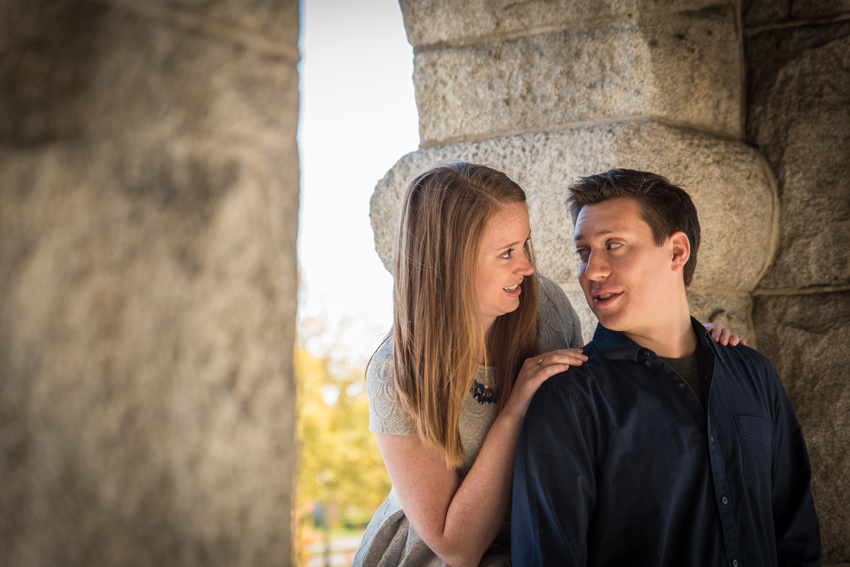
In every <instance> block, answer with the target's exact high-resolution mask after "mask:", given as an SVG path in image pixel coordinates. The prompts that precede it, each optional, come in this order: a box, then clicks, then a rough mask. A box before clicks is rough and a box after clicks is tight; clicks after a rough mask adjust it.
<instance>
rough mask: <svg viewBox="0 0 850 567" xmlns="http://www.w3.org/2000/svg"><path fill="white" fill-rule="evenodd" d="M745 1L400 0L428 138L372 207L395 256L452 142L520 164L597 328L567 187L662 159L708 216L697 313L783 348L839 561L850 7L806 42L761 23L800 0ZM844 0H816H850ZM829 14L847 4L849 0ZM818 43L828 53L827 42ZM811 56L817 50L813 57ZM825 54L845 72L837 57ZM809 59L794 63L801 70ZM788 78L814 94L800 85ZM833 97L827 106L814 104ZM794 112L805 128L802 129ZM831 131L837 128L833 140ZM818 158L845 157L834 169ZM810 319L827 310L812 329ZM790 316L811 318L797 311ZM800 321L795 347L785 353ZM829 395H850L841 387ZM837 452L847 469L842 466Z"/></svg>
mask: <svg viewBox="0 0 850 567" xmlns="http://www.w3.org/2000/svg"><path fill="white" fill-rule="evenodd" d="M744 4H745V6H744V7H743V8H742V7H741V4H740V2H737V1H733V0H716V1H711V0H709V1H705V0H700V1H696V0H685V1H684V2H676V3H671V2H668V1H663V0H629V1H627V2H608V1H604V0H599V1H592V2H571V1H567V0H554V1H552V2H546V3H542V2H510V3H508V2H503V1H501V0H460V1H458V0H401V6H402V10H403V12H404V20H405V27H406V30H407V36H408V39H409V41H410V43H411V44H412V45H413V47H414V52H415V69H414V82H415V85H416V97H417V104H418V108H419V117H420V136H421V140H422V143H421V148H420V150H418V151H416V152H413V153H411V154H408V155H406V156H404V157H402V158H401V159H400V160H399V161H398V163H397V164H396V165H395V166H394V167H393V168H392V169H391V170H390V171H389V172H388V173H387V175H386V176H385V177H384V179H382V180H381V181H380V182H379V183H378V186H377V188H376V190H375V193H374V195H373V197H372V224H373V227H374V230H375V241H376V247H377V250H378V253H379V254H380V255H381V258H382V259H383V261H384V264H385V265H386V266H387V267H389V266H390V258H391V257H392V246H393V235H394V232H395V227H396V223H397V219H398V209H399V206H400V202H401V195H402V193H403V191H404V189H405V187H406V185H407V183H408V182H409V181H410V179H412V177H413V176H415V175H416V174H417V173H418V172H420V171H421V170H423V169H425V168H426V167H428V166H429V165H431V164H433V163H435V162H440V161H447V160H455V159H461V160H467V161H472V162H477V163H486V164H488V165H492V166H494V167H496V168H499V169H502V170H504V171H506V172H507V173H508V174H509V175H511V177H512V178H513V179H515V180H516V181H517V182H519V184H520V185H521V186H523V187H524V188H525V189H526V192H527V193H528V197H529V211H530V215H531V224H532V233H533V240H534V246H535V251H536V253H537V258H538V267H539V270H540V272H541V273H543V274H546V275H548V276H550V277H552V278H554V279H555V280H556V281H557V282H559V284H560V285H561V286H562V287H563V289H564V290H565V291H566V292H567V295H568V296H569V298H570V300H571V301H572V303H573V305H574V306H575V307H576V310H577V311H578V312H579V314H580V315H581V317H582V322H583V332H584V337H585V340H589V339H590V337H591V335H592V332H593V329H594V328H595V325H596V321H595V320H594V318H593V316H592V314H591V312H590V310H589V308H588V307H587V305H586V302H585V300H584V297H583V295H582V293H581V291H580V287H579V285H578V283H577V279H576V273H577V260H576V256H575V252H574V248H573V244H572V233H573V226H572V223H571V221H570V219H569V217H568V214H567V211H566V208H565V206H564V201H565V199H566V187H567V186H568V185H569V184H570V183H572V182H573V181H575V180H576V179H578V177H580V176H583V175H588V174H593V173H598V172H601V171H605V170H607V169H610V168H614V167H628V168H634V169H645V170H650V171H654V172H657V173H661V174H663V175H665V176H667V177H668V178H669V179H670V180H671V181H673V182H674V183H677V184H680V185H682V186H683V187H684V188H685V189H686V190H687V191H688V192H689V193H690V194H691V195H692V197H693V199H694V202H695V204H696V206H697V209H698V211H699V214H700V221H701V225H702V231H703V233H702V236H703V240H702V242H703V243H702V246H701V249H700V252H699V263H698V266H697V270H696V274H695V278H694V283H693V285H692V287H691V288H690V290H689V299H690V305H691V311H692V313H693V314H694V315H695V316H696V317H697V318H699V319H701V320H702V321H706V322H708V321H712V322H716V323H719V324H721V325H724V326H726V327H729V328H731V329H732V330H733V331H734V332H736V333H738V334H739V335H741V336H744V337H746V338H747V339H748V343H750V344H751V345H753V346H756V347H758V348H763V349H764V352H765V353H766V354H767V355H768V356H770V357H771V358H772V359H773V360H774V362H775V363H776V365H777V368H778V370H779V372H780V373H781V374H782V375H783V377H784V379H785V383H786V385H787V386H788V389H789V393H790V394H791V397H792V402H793V403H794V404H795V407H797V409H798V411H800V412H801V417H802V419H801V420H802V422H803V427H804V431H805V433H806V435H807V437H808V438H809V440H810V444H812V446H813V447H814V449H815V450H814V451H813V465H814V467H815V471H816V475H818V476H817V478H816V479H815V482H814V487H815V496H816V499H817V505H818V509H819V510H820V511H821V517H822V520H821V524H822V530H823V533H824V545H825V550H828V555H827V558H828V560H829V561H831V562H838V561H843V560H848V559H850V547H848V546H850V542H849V541H848V538H847V537H846V534H847V533H848V528H847V525H848V524H847V520H846V518H847V512H846V510H847V509H850V496H848V489H847V488H846V486H845V485H846V482H844V480H841V479H842V478H846V476H847V475H846V471H847V470H848V464H850V463H848V461H847V459H848V457H846V456H845V453H847V451H840V453H841V454H840V455H839V454H838V453H839V451H838V450H837V446H838V445H839V444H841V443H842V442H843V444H844V446H846V445H847V441H846V439H847V433H846V432H845V431H846V427H845V431H841V432H838V431H836V428H838V427H839V426H840V424H844V425H845V426H846V421H847V417H846V416H847V415H848V412H847V409H846V408H847V397H848V395H850V386H848V384H847V381H846V371H844V370H841V368H842V367H843V368H846V367H847V366H848V362H850V361H848V360H847V356H848V355H847V354H846V353H847V352H850V349H848V347H847V345H848V342H847V340H848V339H847V338H846V337H847V336H848V334H847V332H846V331H850V328H848V320H850V312H848V309H847V299H846V297H845V296H846V295H847V293H846V291H847V287H846V286H847V283H848V281H847V278H848V262H847V261H846V260H847V258H845V257H846V256H847V254H848V252H846V250H845V251H842V250H843V248H840V249H837V250H836V251H835V254H831V248H829V247H827V248H825V249H824V250H822V251H820V250H818V248H817V247H818V246H819V245H820V244H821V243H823V244H827V243H829V244H835V245H836V247H837V243H838V241H839V240H840V241H842V242H844V241H847V240H848V238H847V236H848V234H847V222H848V220H847V219H848V214H847V212H846V210H845V209H846V208H847V195H848V191H847V187H848V186H847V181H846V178H847V175H843V176H842V175H841V173H844V172H845V171H846V169H847V165H846V164H847V163H848V161H847V159H846V158H847V153H846V151H847V147H848V143H847V132H848V131H850V130H848V128H847V126H846V125H845V122H846V120H845V119H846V117H847V108H848V107H850V105H848V104H847V94H846V93H847V92H848V90H847V89H846V88H843V87H844V83H841V82H839V83H838V85H837V86H836V85H833V84H832V83H831V82H830V81H833V80H835V77H836V76H837V77H844V78H846V77H845V75H846V73H845V72H844V71H843V70H842V69H846V68H848V66H847V64H846V58H847V52H848V50H847V47H846V45H845V44H844V43H841V42H843V41H845V40H846V37H847V34H846V33H845V32H844V31H843V30H844V29H845V28H846V26H847V25H848V24H847V23H846V22H844V23H838V22H837V21H836V22H835V23H833V24H832V27H831V31H828V32H827V31H824V32H823V33H820V32H817V31H814V32H812V31H810V32H805V33H809V35H807V36H805V37H806V38H807V39H800V37H801V36H799V35H795V34H796V33H797V32H793V31H788V30H786V29H785V28H783V27H782V25H784V24H782V25H778V27H779V28H782V29H781V30H779V31H777V30H774V31H768V30H763V31H762V30H761V28H758V26H760V25H763V24H759V23H756V22H761V21H762V20H760V19H759V18H764V19H765V21H771V22H773V21H781V22H785V21H786V20H787V19H788V18H787V17H786V16H787V14H785V12H783V13H782V14H779V15H777V14H774V13H773V12H772V11H771V10H773V8H772V7H771V6H773V5H774V4H777V3H775V2H772V1H770V0H763V1H761V0H750V1H749V2H747V1H745V2H744ZM832 4H833V3H829V2H826V1H825V0H824V1H823V2H812V3H807V4H806V5H807V6H810V5H818V6H819V8H818V9H820V10H821V11H824V10H825V11H829V10H833V12H834V11H836V10H837V11H839V12H840V11H841V9H840V8H839V9H834V8H831V6H832ZM844 4H846V3H844ZM784 5H788V6H793V5H795V3H794V2H786V3H784ZM807 9H809V8H807ZM742 10H743V12H742ZM788 10H792V8H788ZM788 10H786V11H788ZM811 10H812V11H815V9H814V8H812V9H811ZM774 11H775V10H774ZM844 12H846V7H845V9H844ZM844 12H842V14H843V13H844ZM742 14H743V15H742ZM765 14H767V15H765ZM828 16H829V17H836V18H837V19H840V18H841V17H843V18H844V19H846V14H845V15H844V16H840V15H839V16H836V15H835V14H834V13H830V14H829V15H828ZM795 17H796V16H795ZM812 17H814V16H812ZM817 17H827V16H824V15H822V14H820V13H818V16H817ZM771 18H774V19H771ZM744 21H746V26H747V27H746V28H745V27H744V23H743V22H744ZM842 26H844V27H842ZM804 27H805V26H804ZM807 29H808V28H807ZM799 33H803V35H805V33H804V32H799ZM830 33H831V34H832V35H829V34H830ZM771 34H772V35H771ZM842 34H843V35H842ZM765 38H767V39H765ZM827 38H829V39H828V40H827ZM839 38H844V39H839ZM833 40H835V41H833ZM830 41H832V42H833V43H828V42H830ZM806 42H808V43H806ZM827 45H828V46H829V47H827ZM812 49H815V50H817V53H818V54H820V55H811V50H812ZM801 53H805V54H806V57H805V58H804V61H799V60H798V58H799V54H801ZM828 57H832V59H829V61H831V62H832V64H833V68H834V69H836V70H833V71H828V70H827V64H826V62H827V58H828ZM819 58H820V59H819ZM815 60H816V61H818V63H815V62H814V61H815ZM792 64H793V65H796V67H795V69H799V71H794V73H797V75H793V74H792V75H788V74H787V72H788V66H789V65H792ZM818 64H819V65H821V66H820V67H816V65H818ZM842 65H843V67H842ZM812 76H816V77H817V78H818V81H819V82H817V83H816V84H818V85H820V86H819V88H820V91H819V92H818V93H817V94H815V93H808V94H806V93H804V92H803V90H804V85H805V84H806V83H805V81H807V80H809V79H811V78H812ZM838 80H839V81H841V80H844V79H841V78H839V79H838ZM754 81H755V82H754ZM771 81H773V83H771ZM845 82H846V81H845ZM755 83H758V85H759V86H755ZM789 85H793V88H796V89H798V90H800V93H799V94H796V95H787V94H786V90H784V89H786V87H788V86H789ZM759 89H763V92H762V91H760V90H759ZM807 97H808V98H807ZM817 109H822V110H823V111H824V114H822V115H818V121H815V122H811V121H808V120H807V117H808V116H809V113H816V112H817ZM795 111H796V112H797V114H794V112H795ZM794 128H799V129H800V130H801V132H805V133H806V134H805V136H806V137H805V138H804V139H805V141H803V140H801V138H800V137H799V136H800V135H801V134H797V133H796V132H795V131H794ZM763 129H764V130H763ZM821 130H823V131H824V132H830V134H829V135H828V136H827V138H826V139H823V138H821V137H820V132H821ZM761 138H763V139H764V140H765V141H764V142H761V141H760V139H761ZM812 143H814V144H815V146H814V147H812V146H811V145H807V144H812ZM771 144H773V146H771ZM842 144H843V145H842ZM753 145H756V146H757V148H762V149H763V150H764V153H762V151H759V149H757V148H754V147H752V146H753ZM789 146H792V153H793V152H796V153H794V155H795V156H796V157H794V158H793V159H794V160H795V163H799V164H800V165H803V164H805V166H806V167H807V168H809V169H810V171H811V175H812V179H811V180H803V181H804V183H802V184H801V183H798V181H800V176H799V174H798V171H791V172H790V175H793V176H794V178H793V181H792V182H791V184H789V183H788V182H786V181H785V179H786V174H785V173H784V172H783V169H782V167H780V162H783V160H787V159H788V158H787V157H784V154H783V153H782V152H784V151H785V150H786V148H788V147H789ZM835 146H841V149H836V147H835ZM772 147H775V150H774V149H771V148H772ZM804 148H805V149H804ZM818 148H824V149H825V148H831V149H830V150H828V151H826V155H827V156H829V157H825V158H823V160H825V161H823V160H822V161H820V162H818V161H816V160H812V159H810V158H811V157H813V156H814V155H815V153H816V151H817V149H818ZM771 152H774V153H771ZM842 152H843V153H842ZM774 154H775V156H776V157H775V158H774V157H773V156H774ZM765 156H767V158H766V157H765ZM783 163H784V162H783ZM819 163H824V164H828V165H830V166H831V167H832V168H833V169H832V170H830V171H828V172H826V173H824V172H823V171H821V170H820V169H818V168H819V165H818V164H819ZM777 172H778V174H779V176H780V177H779V182H778V181H777ZM816 172H817V173H816ZM830 175H832V177H828V176H830ZM818 176H821V177H818ZM815 179H818V181H815ZM827 180H832V184H831V185H830V186H829V187H828V188H823V187H820V186H819V184H820V183H822V182H824V181H827ZM816 187H817V189H816ZM841 199H843V201H842V202H841V204H837V203H835V201H836V200H841ZM809 202H811V204H813V205H817V206H816V207H815V208H814V209H812V211H811V214H807V215H806V216H803V217H795V215H797V214H799V212H800V211H799V209H800V208H803V207H805V206H807V204H808V203H809ZM830 203H832V205H831V206H830ZM789 206H790V207H792V210H789V209H788V207H789ZM817 207H820V208H817ZM795 218H796V220H795ZM824 222H827V223H828V226H829V227H831V230H832V231H835V232H836V234H832V235H830V236H825V237H821V236H815V235H816V234H818V230H817V228H814V227H818V226H821V225H822V223H824ZM804 226H807V227H809V228H810V230H809V231H808V232H806V231H804V230H802V227H804ZM794 227H801V229H796V228H794ZM842 231H843V232H842ZM795 246H796V248H794V247H795ZM807 249H811V250H812V251H813V252H816V254H815V255H816V257H817V259H813V260H811V261H809V260H806V263H804V264H802V265H797V264H795V259H796V258H795V256H796V254H795V252H797V254H799V253H800V252H802V251H803V250H807ZM786 250H787V251H786ZM842 254H843V256H842ZM810 266H811V267H810ZM815 275H817V277H820V278H823V279H822V280H821V279H817V277H814V276H815ZM821 281H823V284H819V285H829V286H833V287H829V288H828V290H826V291H829V292H830V294H829V295H828V296H824V297H828V298H829V300H830V301H829V302H824V303H822V304H819V305H818V306H817V309H814V308H812V309H808V308H806V307H805V305H806V302H807V301H808V302H811V303H813V304H816V303H818V298H819V297H821V296H813V295H806V296H803V295H802V293H807V292H808V289H809V288H808V287H806V286H811V285H818V284H815V282H821ZM789 282H790V283H789ZM826 282H829V283H828V284H827V283H826ZM836 286H837V287H836ZM841 286H844V287H841ZM804 287H805V288H806V291H800V289H802V288H804ZM818 289H819V290H820V289H821V288H818ZM842 294H843V295H842ZM806 317H808V319H806ZM804 319H805V320H811V321H813V322H814V321H817V322H818V324H812V325H809V326H807V325H808V324H807V323H804V322H802V321H803V320H804ZM796 321H800V322H799V323H796ZM789 322H791V323H790V324H791V325H797V327H795V328H799V327H803V328H804V329H805V331H804V332H801V333H797V332H796V331H791V329H787V328H785V326H786V325H787V324H789ZM821 324H822V325H823V326H820V325H821ZM842 330H843V331H845V332H843V333H842V332H841V331H842ZM818 332H820V333H825V335H826V338H825V339H824V340H823V341H821V342H819V343H818V346H817V350H813V351H812V354H813V355H814V357H813V358H812V359H810V360H807V361H806V362H801V359H802V358H804V357H806V354H805V351H804V350H803V348H802V346H803V345H804V344H805V346H806V351H808V350H809V349H812V348H813V345H811V344H807V343H806V339H807V338H809V339H810V338H811V336H812V333H818ZM789 333H791V334H794V339H793V345H794V349H793V350H783V349H782V347H781V346H780V345H782V344H783V341H786V340H788V338H787V337H786V335H789ZM809 343H811V340H810V341H809ZM762 345H763V346H762ZM842 349H843V350H842ZM839 351H840V354H839ZM786 359H787V362H786ZM842 363H843V366H842ZM833 365H834V366H833ZM821 369H823V370H824V371H826V375H827V376H829V377H828V378H821V379H820V380H821V383H822V384H823V385H824V387H825V388H829V389H828V390H827V389H824V391H823V393H822V394H820V395H821V396H822V397H818V395H811V396H809V398H808V399H807V398H806V395H805V394H804V393H803V392H802V390H804V389H805V388H810V387H811V386H812V385H814V384H815V383H816V380H815V379H814V377H815V376H816V373H817V372H818V371H819V370H821ZM828 395H833V396H835V397H834V398H833V399H832V401H831V402H829V403H827V401H826V399H827V398H826V396H828ZM809 400H811V401H809ZM842 407H843V408H844V410H842V409H841V408H842ZM810 413H811V415H812V417H811V418H809V417H808V415H809V414H810ZM815 414H819V415H818V417H817V418H815V417H814V415H815ZM818 420H820V421H818ZM821 446H822V447H823V454H824V456H823V457H821V456H820V454H821V453H819V452H818V451H820V447H821ZM826 453H829V455H827V454H826ZM819 459H824V460H819ZM828 463H831V464H835V465H837V467H836V468H835V469H834V470H827V469H829V464H828ZM842 475H843V476H842ZM839 507H840V508H841V511H840V512H839V511H838V508H839ZM842 530H843V531H842ZM839 533H841V534H844V535H843V536H839Z"/></svg>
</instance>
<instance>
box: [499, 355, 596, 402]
mask: <svg viewBox="0 0 850 567" xmlns="http://www.w3.org/2000/svg"><path fill="white" fill-rule="evenodd" d="M586 360H587V356H585V355H584V354H583V353H582V351H581V349H580V348H565V349H561V350H553V351H552V352H547V353H544V354H541V355H539V356H535V357H533V358H528V359H526V360H525V362H524V363H523V364H522V368H521V369H520V371H519V374H518V375H517V379H516V381H515V382H514V386H513V389H512V390H511V395H510V397H509V398H508V403H507V404H505V407H504V409H503V410H502V412H503V413H504V412H510V413H512V414H515V415H516V416H517V417H519V418H520V419H524V418H525V412H526V410H527V409H528V404H530V403H531V398H532V397H533V396H534V393H535V392H537V389H538V388H539V387H540V385H541V384H542V383H543V382H545V381H546V380H548V379H549V378H551V377H552V376H554V375H555V374H560V373H561V372H564V371H565V370H567V369H568V368H569V367H570V366H581V365H582V364H584V362H585V361H586Z"/></svg>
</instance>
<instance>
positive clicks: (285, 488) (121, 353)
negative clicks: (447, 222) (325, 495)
mask: <svg viewBox="0 0 850 567" xmlns="http://www.w3.org/2000/svg"><path fill="white" fill-rule="evenodd" d="M298 18H299V14H298V2H297V1H296V0H285V1H272V0H258V1H253V2H248V3H243V2H239V1H236V0H203V1H197V0H192V1H189V0H101V1H90V0H0V479H2V482H0V564H2V565H9V566H50V565H80V566H83V565H85V566H88V565H104V566H109V565H129V566H132V565H139V566H141V565H175V566H190V565H191V566H195V565H197V566H210V565H228V566H230V565H252V566H255V565H256V566H259V565H287V564H289V563H290V560H291V557H290V547H291V546H290V535H289V534H290V493H291V478H292V473H293V469H294V461H295V443H294V430H295V401H294V390H295V388H294V382H293V371H292V354H293V345H294V322H295V321H294V318H295V305H296V293H297V282H296V262H295V237H296V223H297V208H298V190H299V187H298V184H299V170H298V152H297V147H296V138H295V133H296V126H297V120H298V75H297V71H296V67H295V65H296V63H297V62H298V59H299V55H298V49H297V40H298V33H299V28H298V25H299V24H298Z"/></svg>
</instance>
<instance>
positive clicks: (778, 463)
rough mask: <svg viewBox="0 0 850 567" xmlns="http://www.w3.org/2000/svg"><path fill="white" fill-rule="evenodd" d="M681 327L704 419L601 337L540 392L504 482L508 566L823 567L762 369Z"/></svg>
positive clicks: (691, 403)
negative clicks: (510, 478) (693, 347)
mask: <svg viewBox="0 0 850 567" xmlns="http://www.w3.org/2000/svg"><path fill="white" fill-rule="evenodd" d="M692 322H693V327H694V332H696V333H697V338H698V346H697V358H698V360H699V371H700V379H701V383H702V384H701V385H702V388H703V398H704V400H706V407H705V408H703V406H702V405H701V404H700V402H699V400H698V399H697V396H696V394H695V393H694V391H693V390H692V389H691V387H690V386H689V385H688V384H687V383H686V382H685V381H684V380H682V378H681V377H680V376H679V375H678V374H677V373H676V372H675V371H674V370H673V369H672V368H670V367H669V366H668V365H667V364H665V363H664V362H663V361H662V360H661V359H660V358H659V357H658V356H657V355H656V354H655V353H654V352H652V351H650V350H648V349H646V348H643V347H641V346H640V345H638V344H637V343H635V342H634V341H632V340H631V339H629V338H628V337H626V336H625V335H624V334H623V333H619V332H615V331H610V330H608V329H605V328H604V327H602V326H601V325H600V326H599V327H597V329H596V334H595V335H594V337H593V341H592V342H591V343H590V344H589V345H587V347H585V354H587V355H588V357H589V359H590V360H588V362H585V363H584V365H582V366H580V367H575V368H570V369H569V370H568V371H567V372H565V373H563V374H559V375H557V376H554V377H552V378H550V379H549V380H548V381H547V382H545V383H544V384H543V385H542V386H541V387H540V389H539V390H538V392H537V394H536V395H535V396H534V398H533V400H532V402H531V405H530V406H529V408H528V412H527V414H526V418H525V423H524V425H523V428H522V433H521V436H520V442H519V449H518V453H517V460H516V466H515V469H514V486H513V510H512V513H511V530H512V545H511V548H512V559H513V565H514V566H515V567H523V566H526V565H535V566H552V565H630V566H636V565H652V566H656V565H670V566H673V565H675V566H682V565H712V566H723V565H726V566H728V567H750V566H758V565H765V566H766V565H771V566H776V565H820V562H821V545H820V534H819V531H818V522H817V516H816V515H815V508H814V503H813V501H812V494H811V488H810V483H811V467H810V465H809V457H808V453H807V452H806V445H805V442H804V441H803V434H802V432H801V430H800V425H799V423H798V422H797V417H796V416H795V414H794V410H793V409H792V408H791V404H790V402H789V400H788V396H787V395H786V393H785V389H784V388H783V386H782V383H781V382H780V380H779V377H778V376H777V375H776V371H775V370H774V368H773V365H772V364H771V363H770V361H768V360H767V358H765V357H764V356H762V355H760V354H759V353H758V352H756V351H754V350H753V349H751V348H748V347H745V346H736V347H724V346H720V345H718V344H716V343H714V342H713V341H712V340H711V338H710V336H709V335H708V333H706V332H705V329H704V328H703V327H702V325H700V324H699V322H698V321H696V319H693V320H692Z"/></svg>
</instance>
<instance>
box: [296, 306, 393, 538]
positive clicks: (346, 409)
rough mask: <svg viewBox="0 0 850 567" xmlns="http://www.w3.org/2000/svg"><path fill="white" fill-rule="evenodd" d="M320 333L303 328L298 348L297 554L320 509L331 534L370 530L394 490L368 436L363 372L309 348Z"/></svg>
mask: <svg viewBox="0 0 850 567" xmlns="http://www.w3.org/2000/svg"><path fill="white" fill-rule="evenodd" d="M321 328H322V325H321V324H316V322H314V321H307V322H304V323H302V325H301V328H300V330H299V340H298V343H297V344H296V347H295V380H296V383H297V391H298V443H299V465H298V473H297V476H296V485H297V486H296V502H295V509H296V521H297V522H298V525H297V526H294V527H295V528H296V539H299V538H300V539H301V540H302V541H296V542H295V543H296V548H299V547H300V548H302V549H303V547H304V546H306V545H307V544H308V543H309V541H306V540H309V539H311V535H310V532H311V526H312V524H313V516H312V514H313V511H314V508H315V506H316V505H317V504H319V503H322V505H323V507H324V509H325V518H326V520H327V521H328V522H329V523H330V525H331V527H332V528H336V527H341V526H345V527H361V526H362V527H365V525H366V524H367V523H368V522H369V519H370V518H371V517H372V514H373V513H374V511H375V510H376V509H377V508H378V506H380V504H381V502H383V500H384V499H385V498H386V497H387V494H388V493H389V491H390V488H391V484H390V479H389V477H388V476H387V471H386V469H385V468H384V462H383V459H382V458H381V453H380V451H379V449H378V443H377V441H376V439H375V435H374V433H372V432H371V431H369V401H368V399H367V397H366V378H365V375H364V368H353V367H351V366H350V365H347V364H346V363H343V362H340V361H334V360H331V359H330V358H329V357H328V356H317V355H314V354H311V353H310V352H307V351H306V350H305V348H304V343H305V342H306V338H307V337H308V336H309V335H311V334H315V333H317V332H321ZM317 329H318V330H317ZM364 366H365V365H364ZM299 544H301V545H299Z"/></svg>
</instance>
